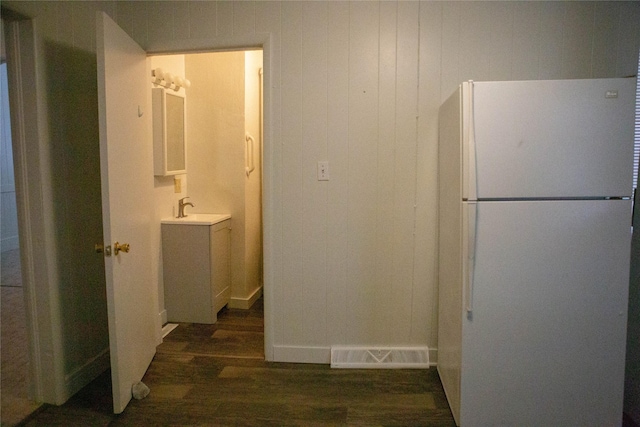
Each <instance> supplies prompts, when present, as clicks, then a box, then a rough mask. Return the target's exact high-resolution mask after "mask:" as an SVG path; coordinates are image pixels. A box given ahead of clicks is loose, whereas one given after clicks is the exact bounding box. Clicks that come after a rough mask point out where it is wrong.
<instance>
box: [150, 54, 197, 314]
mask: <svg viewBox="0 0 640 427" xmlns="http://www.w3.org/2000/svg"><path fill="white" fill-rule="evenodd" d="M148 61H149V64H150V68H151V69H152V70H153V69H155V68H158V67H160V68H162V69H163V70H164V71H168V72H170V73H171V74H174V75H178V76H183V77H184V76H185V65H184V55H156V56H150V57H149V59H148ZM149 87H154V85H153V84H152V82H151V76H149ZM185 91H186V89H185V88H180V92H181V93H185ZM190 95H191V92H189V93H187V95H186V97H187V117H188V115H189V96H190ZM188 140H189V135H188V134H187V144H188V143H189V142H188ZM187 172H188V171H187ZM187 176H188V175H187V174H180V175H175V176H166V177H164V176H156V177H154V200H155V217H154V225H153V228H154V232H153V239H154V241H153V242H152V247H153V248H155V256H154V266H153V267H154V269H156V270H157V272H158V312H159V316H160V321H161V324H162V325H164V324H165V323H167V311H166V310H165V308H164V307H165V305H164V281H163V275H162V246H161V243H160V242H161V240H162V235H161V227H160V221H161V220H162V219H163V218H168V217H171V216H176V215H177V214H178V211H177V209H178V200H179V199H181V198H182V197H185V196H187V194H188V193H187ZM176 180H178V181H179V184H178V187H180V189H179V191H177V192H176ZM187 209H189V208H187Z"/></svg>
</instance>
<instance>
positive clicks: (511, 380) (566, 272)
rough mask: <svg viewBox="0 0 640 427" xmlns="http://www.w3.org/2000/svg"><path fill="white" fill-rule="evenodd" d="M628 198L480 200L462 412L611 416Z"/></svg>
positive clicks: (600, 420)
mask: <svg viewBox="0 0 640 427" xmlns="http://www.w3.org/2000/svg"><path fill="white" fill-rule="evenodd" d="M630 212H631V202H630V201H629V200H593V201H585V200H580V201H510V202H478V203H477V226H476V241H475V247H476V252H475V266H474V272H473V273H474V281H473V312H472V313H471V315H468V313H467V312H466V310H464V309H463V310H461V312H460V315H461V316H462V322H463V327H462V362H461V363H462V376H461V413H460V423H461V425H464V426H488V425H527V426H550V425H619V424H620V422H621V415H622V395H623V380H624V361H625V338H626V320H627V303H626V301H627V293H628V286H629V276H628V275H629V245H630V227H629V219H630V218H629V215H630Z"/></svg>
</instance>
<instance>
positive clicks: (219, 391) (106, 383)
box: [23, 301, 455, 426]
mask: <svg viewBox="0 0 640 427" xmlns="http://www.w3.org/2000/svg"><path fill="white" fill-rule="evenodd" d="M109 375H110V374H109V372H106V373H105V374H103V375H101V376H100V377H98V378H97V379H96V380H95V381H94V382H92V383H91V384H89V385H88V386H87V387H85V388H84V389H83V390H81V391H80V392H79V393H77V394H76V395H75V396H74V397H73V398H71V399H70V400H69V401H68V402H67V403H66V404H65V405H63V406H60V407H55V406H50V405H44V406H43V408H42V409H41V410H40V411H39V412H37V413H36V414H34V415H33V416H32V417H31V418H29V419H27V420H26V421H25V423H24V424H23V425H26V426H45V425H46V426H51V425H65V426H76V425H77V426H107V425H108V426H155V425H157V426H168V425H176V426H178V425H179V426H189V425H193V426H196V425H198V426H205V425H206V426H270V425H273V426H282V425H300V426H324V425H361V426H378V425H380V426H382V425H384V426H454V425H455V424H454V422H453V418H452V416H451V412H450V411H449V407H448V405H447V402H446V399H445V396H444V393H443V390H442V386H441V384H440V381H439V379H438V374H437V372H436V370H435V369H433V368H432V369H428V370H353V369H342V370H340V369H331V368H330V367H329V366H328V365H311V364H287V363H269V362H265V361H264V353H263V321H262V302H261V301H258V302H257V303H256V304H255V305H254V306H253V307H252V309H251V310H223V312H221V313H220V314H219V319H218V323H217V324H216V325H198V324H180V325H179V326H178V328H177V329H175V330H174V331H173V332H172V333H171V334H170V335H168V336H167V337H166V338H165V341H164V343H163V344H161V345H160V346H159V347H158V352H157V355H156V357H155V358H154V360H153V362H152V364H151V366H150V367H149V370H148V371H147V373H146V375H145V377H144V378H143V381H144V383H145V384H147V385H148V386H149V388H150V389H151V393H150V394H149V396H148V397H147V398H146V399H143V400H133V401H132V402H131V403H130V404H129V406H128V407H127V409H126V410H125V411H124V412H123V413H122V414H120V415H114V414H112V413H111V385H110V381H111V380H110V376H109Z"/></svg>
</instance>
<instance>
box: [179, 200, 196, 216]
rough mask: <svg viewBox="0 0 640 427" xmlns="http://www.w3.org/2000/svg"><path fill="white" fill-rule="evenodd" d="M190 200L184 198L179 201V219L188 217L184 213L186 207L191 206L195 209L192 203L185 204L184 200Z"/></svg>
mask: <svg viewBox="0 0 640 427" xmlns="http://www.w3.org/2000/svg"><path fill="white" fill-rule="evenodd" d="M188 198H189V197H183V198H182V199H180V200H178V216H177V218H184V217H186V216H187V215H185V213H184V207H185V206H191V207H192V208H193V207H194V206H193V203H191V202H187V203H185V202H184V199H188Z"/></svg>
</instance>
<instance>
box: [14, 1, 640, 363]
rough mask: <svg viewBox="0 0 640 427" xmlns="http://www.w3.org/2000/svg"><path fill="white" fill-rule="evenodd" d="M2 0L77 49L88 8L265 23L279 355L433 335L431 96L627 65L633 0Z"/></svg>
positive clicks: (170, 21) (638, 33)
mask: <svg viewBox="0 0 640 427" xmlns="http://www.w3.org/2000/svg"><path fill="white" fill-rule="evenodd" d="M6 3H7V4H9V5H11V6H12V7H15V8H18V9H22V10H24V11H27V12H28V11H31V12H33V13H34V14H44V15H45V16H46V18H45V19H44V22H43V24H41V25H44V27H45V28H48V29H51V28H55V29H57V31H58V35H59V37H60V38H61V39H68V38H72V39H73V40H76V39H77V41H78V43H77V44H78V48H80V49H86V50H88V51H93V49H94V48H93V44H94V43H95V42H94V39H93V36H92V35H91V34H92V32H91V28H88V27H91V25H93V24H92V23H93V16H92V15H91V14H90V13H88V10H90V9H96V8H101V9H104V10H106V11H107V12H108V13H109V14H110V15H111V16H112V17H114V19H116V21H117V22H118V23H119V24H120V25H121V26H122V27H123V28H124V29H125V30H126V31H127V32H128V33H129V34H130V35H131V36H132V37H133V38H134V39H135V40H137V41H138V42H139V43H140V44H141V45H142V46H143V47H146V46H149V45H151V44H153V45H154V46H158V45H161V44H162V42H165V41H172V40H183V39H199V38H218V39H220V38H223V37H234V36H242V35H245V34H254V33H263V32H268V33H270V34H271V39H270V40H271V42H270V53H271V57H270V58H268V59H266V60H265V64H266V67H268V72H269V75H270V77H271V80H270V87H269V88H268V89H269V93H270V100H271V103H270V104H269V105H268V106H267V111H266V112H265V115H266V118H267V125H268V130H269V135H268V137H269V139H268V140H267V144H268V145H266V146H265V152H266V153H267V156H266V158H268V159H269V161H270V162H269V163H267V164H265V175H266V177H267V179H266V181H265V182H266V187H265V197H266V199H265V206H266V209H267V210H266V211H265V213H264V216H265V230H266V236H267V238H268V241H266V245H267V248H268V251H267V253H265V263H266V264H265V269H266V271H267V272H268V276H267V277H266V282H265V286H266V289H265V292H267V293H268V294H269V295H270V297H271V298H272V299H271V303H270V304H268V307H269V310H270V316H269V318H268V322H267V323H268V325H269V326H268V327H269V328H271V331H272V332H273V334H272V343H273V344H274V348H273V349H271V350H270V351H269V352H268V353H267V354H268V357H274V356H275V357H276V358H278V359H280V360H297V361H327V360H328V352H327V349H328V348H329V346H331V345H333V344H351V345H358V344H381V345H410V344H419V345H425V344H426V345H429V346H430V347H432V348H435V347H436V345H437V336H436V330H437V325H436V312H437V306H436V301H437V271H436V269H435V266H436V253H437V251H436V246H435V245H436V241H437V236H436V223H437V217H436V212H437V206H436V203H437V197H436V183H437V169H436V153H437V112H438V106H439V105H440V103H441V102H442V101H443V100H444V99H446V98H447V97H448V95H449V94H451V93H452V92H453V90H454V88H455V87H456V86H457V85H458V84H459V83H460V82H461V81H463V80H467V79H474V80H507V79H560V78H585V77H611V76H628V75H632V74H635V72H636V69H635V66H636V64H637V55H638V48H639V45H640V25H638V22H640V3H638V2H579V1H571V2H555V1H554V2H537V1H535V2H508V1H504V2H476V1H472V2H409V1H407V2H404V1H403V2H359V1H356V2H334V1H331V2H307V1H304V2H291V1H285V2H262V1H260V2H197V1H193V2H178V1H176V2H135V1H129V2H127V1H123V2H96V3H94V2H82V3H76V2H70V3H58V2H38V3H29V2H25V3H21V2H19V3H15V2H11V1H8V2H6ZM47 31H49V30H47ZM85 44H86V46H85ZM320 160H326V161H328V162H329V169H330V180H329V181H317V179H316V166H317V162H318V161H320ZM271 351H273V353H271ZM433 355H434V356H435V353H434V354H433Z"/></svg>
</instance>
